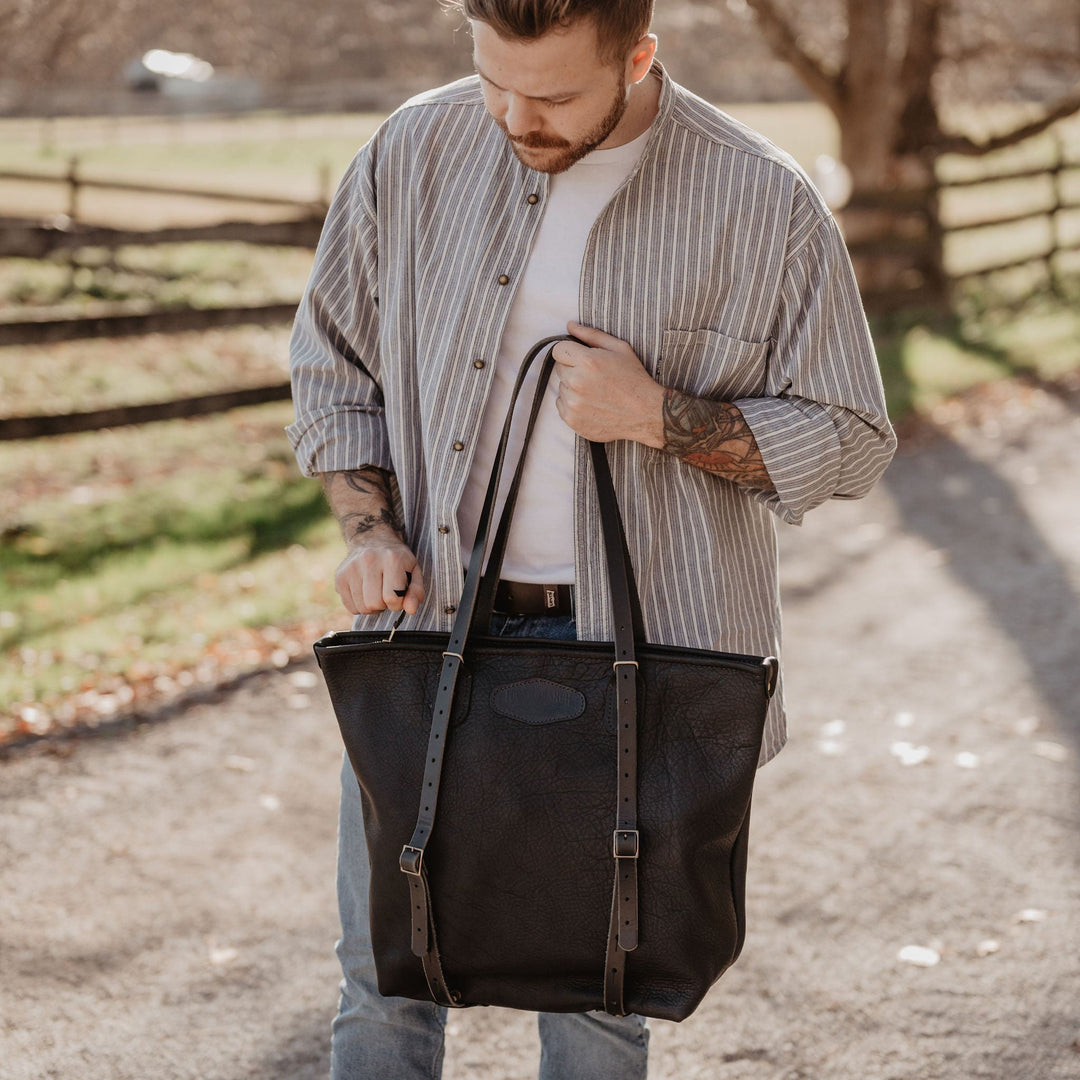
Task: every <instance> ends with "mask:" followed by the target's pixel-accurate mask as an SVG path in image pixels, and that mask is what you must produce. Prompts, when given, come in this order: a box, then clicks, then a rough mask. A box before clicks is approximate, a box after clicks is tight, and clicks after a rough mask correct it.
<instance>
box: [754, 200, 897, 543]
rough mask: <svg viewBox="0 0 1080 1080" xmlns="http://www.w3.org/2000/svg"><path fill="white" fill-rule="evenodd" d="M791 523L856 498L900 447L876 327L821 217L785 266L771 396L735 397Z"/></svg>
mask: <svg viewBox="0 0 1080 1080" xmlns="http://www.w3.org/2000/svg"><path fill="white" fill-rule="evenodd" d="M734 404H735V405H736V406H737V407H738V409H739V410H740V412H741V413H742V414H743V417H744V418H745V420H746V423H747V425H748V426H749V428H750V430H751V432H752V433H753V435H754V438H755V440H756V442H757V445H758V449H759V450H760V452H761V457H762V460H763V461H764V463H765V468H766V469H767V470H768V473H769V476H770V478H771V479H772V481H773V485H774V487H775V489H776V490H775V491H771V492H756V493H755V497H756V498H758V499H759V500H760V501H761V502H763V503H764V504H765V505H766V506H768V507H769V508H770V509H771V510H773V511H774V512H775V513H776V514H777V516H779V517H780V518H781V519H782V520H784V521H786V522H789V523H790V524H793V525H797V524H799V523H801V521H802V519H803V516H804V515H805V513H806V512H807V510H810V509H812V508H813V507H815V506H817V505H819V504H820V503H822V502H824V501H825V500H826V499H830V498H841V499H842V498H849V499H850V498H859V497H861V496H863V495H865V494H866V493H867V492H868V491H869V490H870V488H871V487H872V486H873V485H874V483H875V482H876V481H877V479H878V478H879V477H880V476H881V474H882V473H883V472H884V471H885V467H886V466H887V465H888V463H889V461H890V460H891V458H892V455H893V452H894V451H895V449H896V436H895V435H894V433H893V430H892V427H891V425H890V424H889V420H888V415H887V412H886V407H885V394H884V390H883V389H882V385H881V374H880V371H879V370H878V364H877V357H876V355H875V352H874V344H873V340H872V338H871V336H870V329H869V327H868V326H867V323H866V316H865V315H864V313H863V308H862V301H861V299H860V297H859V290H858V286H857V284H856V281H855V274H854V271H853V270H852V268H851V260H850V259H849V258H848V254H847V249H846V248H845V247H844V241H843V238H842V237H841V235H840V231H839V229H838V228H837V226H836V223H835V222H834V221H833V220H832V218H831V217H824V218H822V220H821V221H820V222H819V224H818V225H817V227H816V228H815V229H814V230H813V231H812V232H811V234H810V236H809V237H808V239H807V241H806V242H805V243H804V244H803V246H802V247H801V248H800V250H799V251H798V252H797V253H796V254H795V255H794V256H793V257H792V258H791V259H790V261H789V263H788V266H787V267H786V269H785V273H784V280H783V284H782V287H781V291H780V301H779V305H778V312H777V318H776V322H775V332H774V339H773V347H772V349H771V352H770V356H769V362H768V373H767V377H766V387H765V396H763V397H755V398H744V399H742V400H737V401H736V402H735V403H734Z"/></svg>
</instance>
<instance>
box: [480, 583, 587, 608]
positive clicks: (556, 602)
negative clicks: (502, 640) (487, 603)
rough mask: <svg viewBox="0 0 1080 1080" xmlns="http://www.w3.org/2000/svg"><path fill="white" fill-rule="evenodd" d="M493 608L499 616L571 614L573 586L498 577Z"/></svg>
mask: <svg viewBox="0 0 1080 1080" xmlns="http://www.w3.org/2000/svg"><path fill="white" fill-rule="evenodd" d="M492 609H493V610H494V611H497V612H498V613H499V614H500V615H573V614H574V586H573V585H545V584H537V583H535V582H522V581H506V580H504V579H501V578H500V580H499V584H498V585H497V586H496V587H495V602H494V604H493V605H492Z"/></svg>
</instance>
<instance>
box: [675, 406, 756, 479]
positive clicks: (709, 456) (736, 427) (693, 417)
mask: <svg viewBox="0 0 1080 1080" xmlns="http://www.w3.org/2000/svg"><path fill="white" fill-rule="evenodd" d="M664 450H665V451H666V452H667V453H669V454H673V455H674V456H675V457H677V458H679V459H680V460H681V461H685V462H686V463H687V464H688V465H696V466H697V467H698V468H699V469H704V470H705V471H706V472H710V473H714V474H715V475H717V476H722V477H724V478H725V479H726V480H734V481H735V482H736V483H737V484H743V485H744V486H746V487H751V488H757V489H759V490H764V491H774V490H775V487H774V485H773V482H772V480H771V478H770V477H769V473H768V470H767V469H766V468H765V462H764V461H763V460H762V458H761V451H760V450H759V449H758V445H757V440H756V439H755V438H754V433H753V432H752V431H751V430H750V427H749V425H748V424H747V423H746V420H745V419H743V415H742V413H741V412H739V410H738V408H737V407H736V406H735V405H732V404H731V403H730V402H726V401H710V400H709V399H708V398H699V397H692V396H691V395H690V394H684V393H681V392H680V391H678V390H666V391H665V392H664Z"/></svg>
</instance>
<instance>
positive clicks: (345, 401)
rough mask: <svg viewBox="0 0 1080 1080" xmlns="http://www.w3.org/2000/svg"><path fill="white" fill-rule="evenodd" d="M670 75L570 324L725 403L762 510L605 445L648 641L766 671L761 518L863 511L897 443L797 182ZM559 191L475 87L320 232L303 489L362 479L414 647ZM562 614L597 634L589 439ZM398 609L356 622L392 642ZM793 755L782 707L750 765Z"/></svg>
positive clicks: (415, 113) (374, 147)
mask: <svg viewBox="0 0 1080 1080" xmlns="http://www.w3.org/2000/svg"><path fill="white" fill-rule="evenodd" d="M660 74H661V77H662V79H663V88H662V90H661V95H660V102H659V112H658V114H657V116H656V119H655V120H654V122H653V125H652V129H651V133H650V136H649V141H648V144H647V145H646V148H645V151H644V153H643V154H642V156H641V159H640V161H639V162H638V165H637V167H636V169H635V170H634V172H633V173H632V174H631V176H630V177H629V179H628V180H627V181H626V183H625V184H623V186H622V187H621V188H620V189H619V190H618V191H617V192H616V193H615V195H614V197H613V198H612V200H611V202H610V203H608V205H607V206H606V207H605V209H604V210H603V211H602V212H601V214H600V216H599V217H598V218H597V220H596V222H595V224H594V225H593V228H592V231H591V233H590V235H589V240H588V244H587V246H586V250H585V257H584V259H583V262H582V266H581V280H580V285H579V306H580V310H579V321H580V322H582V323H584V324H586V325H589V326H595V327H598V328H599V329H601V330H605V331H607V332H608V333H609V334H613V335H615V336H616V337H618V338H621V339H623V340H624V341H627V342H629V344H630V345H631V346H632V347H633V349H634V351H635V352H636V353H637V355H638V357H640V359H641V361H642V363H644V365H645V366H646V368H647V369H648V371H649V372H650V374H651V375H652V376H653V377H654V378H655V379H656V380H657V381H658V382H659V383H660V384H661V385H663V386H666V387H673V388H676V389H679V390H682V391H685V392H687V393H690V394H694V395H697V396H701V397H709V398H713V399H716V400H723V401H733V402H734V403H735V404H736V405H737V406H738V408H739V409H740V411H741V412H742V414H743V416H744V417H745V419H746V421H747V423H748V425H749V426H750V428H751V430H752V432H753V434H754V437H755V439H756V440H757V444H758V447H759V449H760V451H761V455H762V458H763V460H764V462H765V465H766V468H767V469H768V472H769V475H770V477H771V478H772V480H773V483H774V485H775V489H776V490H775V492H758V491H750V490H748V489H745V488H742V487H740V486H738V485H736V484H734V483H732V482H729V481H727V480H723V479H721V478H719V477H717V476H714V475H712V474H710V473H707V472H705V471H703V470H701V469H699V468H696V467H695V466H692V465H687V464H685V463H683V462H682V461H680V460H678V459H677V458H676V457H674V456H672V455H670V454H666V453H664V452H663V451H660V450H655V449H653V448H651V447H648V446H644V445H642V444H640V443H636V442H629V441H619V442H615V443H611V444H609V446H608V456H609V460H610V462H611V468H612V474H613V478H614V481H615V487H616V491H617V493H618V496H619V502H620V505H621V507H622V510H623V517H624V520H625V524H626V531H627V544H628V546H629V550H630V555H631V559H632V562H633V565H634V570H635V575H636V578H637V583H638V590H639V592H640V595H641V603H642V610H643V612H644V618H645V630H646V636H647V637H648V639H649V640H650V641H652V642H655V643H663V644H672V645H684V646H691V647H697V648H712V649H719V650H723V651H729V652H740V653H750V654H755V655H770V654H771V655H780V604H779V589H778V583H777V550H776V531H775V518H780V519H781V520H783V521H786V522H789V523H792V524H798V523H799V522H800V521H801V520H802V518H803V515H804V514H805V513H806V511H807V510H809V509H811V508H812V507H814V506H816V505H818V504H819V503H821V502H823V501H824V500H826V499H828V498H858V497H859V496H861V495H864V494H865V493H866V492H867V491H868V490H869V489H870V487H871V486H872V485H873V483H874V481H875V480H876V479H877V478H878V477H879V476H880V475H881V473H882V472H883V471H884V469H885V466H886V465H887V464H888V462H889V459H890V457H891V456H892V453H893V450H894V448H895V438H894V436H893V433H892V430H891V428H890V426H889V422H888V420H887V418H886V413H885V405H884V397H883V393H882V387H881V379H880V375H879V373H878V368H877V362H876V359H875V355H874V349H873V344H872V342H871V339H870V334H869V330H868V328H867V325H866V319H865V317H864V315H863V310H862V305H861V302H860V299H859V293H858V289H857V286H856V283H855V279H854V275H853V273H852V270H851V264H850V261H849V259H848V256H847V252H846V249H845V247H844V243H843V240H842V238H841V236H840V233H839V230H838V229H837V227H836V224H835V222H834V221H833V219H832V217H831V216H830V214H829V212H828V210H827V209H826V208H825V206H824V204H823V202H822V200H821V198H820V197H819V196H818V194H817V193H816V191H815V190H814V188H813V187H812V185H811V184H810V182H809V181H808V180H807V178H806V176H805V174H804V173H803V172H802V171H801V170H800V169H799V167H798V166H797V165H796V164H795V163H794V162H793V161H792V160H791V159H790V158H789V157H788V156H787V155H786V154H784V153H783V152H781V151H780V150H778V149H777V148H776V147H775V146H773V145H772V144H771V143H769V142H768V141H767V140H766V139H764V138H763V137H762V136H760V135H758V134H756V133H755V132H753V131H751V130H750V129H748V128H746V127H744V126H743V125H741V124H739V123H737V122H736V121H734V120H733V119H731V118H730V117H728V116H726V115H725V114H723V113H721V112H719V111H718V110H717V109H715V108H713V107H712V106H711V105H709V104H707V103H706V102H704V101H702V100H700V99H699V98H697V97H695V96H694V95H692V94H691V93H689V92H688V91H687V90H685V89H683V88H682V87H680V86H678V85H677V84H676V83H674V82H672V81H671V80H670V79H669V78H668V77H667V75H666V74H664V73H663V72H662V70H661V71H660ZM549 182H550V178H549V177H548V176H547V175H546V174H543V173H538V172H534V171H532V170H530V169H528V168H527V167H526V166H524V165H522V164H521V163H520V162H519V161H518V160H517V158H516V157H515V156H514V154H513V151H512V150H511V147H510V146H509V144H508V142H507V140H506V137H505V136H504V135H503V133H502V132H501V131H500V130H499V129H498V128H497V127H496V126H495V124H494V122H493V121H492V120H491V118H490V117H489V115H488V113H487V111H486V109H485V108H484V104H483V100H482V97H481V94H480V89H479V84H478V81H477V79H476V78H475V77H472V78H468V79H463V80H461V81H460V82H457V83H454V84H452V85H450V86H448V87H444V88H441V89H438V90H433V91H431V92H429V93H427V94H423V95H421V96H419V97H417V98H414V99H412V100H411V101H409V102H407V103H406V104H405V105H403V106H402V107H401V108H400V109H399V110H397V112H395V113H394V114H393V115H392V116H391V117H390V118H389V119H388V120H387V121H386V122H385V123H384V124H383V125H382V127H381V128H380V129H379V131H378V132H377V133H376V134H375V136H374V137H373V138H372V139H371V141H370V142H369V143H368V144H367V145H366V146H364V147H363V148H362V149H361V150H360V152H359V153H358V154H357V156H356V158H355V159H354V160H353V162H352V164H351V165H350V167H349V169H348V171H347V172H346V174H345V177H344V179H343V181H342V183H341V186H340V188H339V189H338V192H337V194H336V195H335V198H334V200H333V203H332V205H331V207H330V211H329V213H328V215H327V220H326V225H325V227H324V230H323V235H322V239H321V241H320V243H319V247H318V251H317V252H316V256H315V266H314V270H313V272H312V275H311V279H310V281H309V283H308V287H307V289H306V291H305V294H304V298H303V300H302V301H301V304H300V308H299V311H298V313H297V318H296V323H295V326H294V330H293V338H292V345H291V357H292V377H293V397H294V401H295V407H296V421H295V423H293V424H292V425H290V427H289V428H288V429H287V430H288V434H289V437H290V439H291V441H292V444H293V446H294V448H295V450H296V455H297V460H298V461H299V463H300V466H301V468H302V469H303V470H304V472H305V473H306V474H307V475H310V476H314V475H317V474H319V473H323V472H329V471H335V470H346V469H357V468H360V467H362V466H364V465H376V466H379V467H380V468H383V469H386V470H388V471H389V472H391V473H393V474H394V476H395V478H396V483H395V485H394V493H395V500H396V501H397V502H398V506H397V509H398V511H399V513H400V515H401V521H402V522H403V524H404V528H405V535H406V538H407V540H408V542H409V544H410V545H411V547H412V548H413V550H414V552H415V554H416V556H417V558H418V560H419V562H420V566H421V569H422V571H423V574H424V580H425V583H426V585H427V598H426V599H425V601H424V604H423V607H422V609H421V611H420V612H419V614H418V616H417V619H416V620H415V621H414V623H413V625H414V628H417V629H436V630H443V631H449V629H450V626H451V624H452V622H453V614H454V610H455V607H456V605H457V603H458V600H459V597H460V594H461V587H462V570H461V559H460V543H459V537H458V535H457V507H458V503H459V501H460V499H461V495H462V490H463V488H464V485H465V482H466V478H467V476H468V473H469V463H470V458H471V451H472V449H473V446H474V439H475V433H476V431H477V430H478V428H479V426H480V423H481V419H482V417H483V414H484V406H485V403H486V400H487V395H488V390H489V388H490V385H491V379H492V375H493V373H494V363H493V361H494V358H495V357H496V356H497V354H498V351H499V343H500V340H501V338H502V334H503V328H504V325H505V323H506V319H507V315H508V314H509V311H510V306H511V302H512V300H513V296H514V288H515V285H516V283H517V281H518V280H519V278H520V276H521V273H522V271H523V268H524V266H525V264H526V261H527V260H528V257H529V251H530V247H531V244H532V240H533V237H534V235H535V233H536V229H537V226H538V224H539V222H540V218H541V215H542V214H543V212H544V207H545V203H546V199H547V194H548V185H549ZM574 550H575V578H576V582H577V590H576V617H577V625H578V634H579V636H580V637H581V638H582V639H584V640H610V639H611V638H612V636H613V635H612V629H611V625H610V614H609V611H608V605H609V597H608V587H607V581H606V566H605V560H604V555H603V548H602V543H601V538H600V521H599V510H598V507H597V503H596V499H595V495H594V492H593V488H592V477H591V465H590V464H589V461H588V450H587V444H586V443H585V442H584V440H582V439H580V438H579V439H578V440H577V465H576V480H575V485H574ZM393 617H394V616H393V614H392V613H389V612H383V613H380V614H378V615H371V616H360V617H358V619H357V623H356V625H357V627H358V628H365V629H377V628H378V629H381V628H385V627H386V626H388V625H389V624H390V622H391V621H392V619H393ZM785 737H786V725H785V717H784V706H783V695H782V688H780V689H778V692H777V694H776V695H775V697H774V699H773V702H772V704H771V706H770V711H769V716H768V718H767V721H766V730H765V742H764V745H763V748H762V762H764V761H767V760H768V759H769V758H771V757H772V756H773V755H775V754H776V753H777V752H778V751H779V750H780V748H781V746H782V745H783V743H784V740H785Z"/></svg>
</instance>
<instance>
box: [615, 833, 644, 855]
mask: <svg viewBox="0 0 1080 1080" xmlns="http://www.w3.org/2000/svg"><path fill="white" fill-rule="evenodd" d="M640 851H641V834H640V833H639V832H638V831H637V829H616V830H615V832H614V834H613V835H612V842H611V853H612V855H614V856H615V858H616V859H636V858H637V857H638V855H639V853H640Z"/></svg>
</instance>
